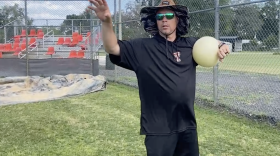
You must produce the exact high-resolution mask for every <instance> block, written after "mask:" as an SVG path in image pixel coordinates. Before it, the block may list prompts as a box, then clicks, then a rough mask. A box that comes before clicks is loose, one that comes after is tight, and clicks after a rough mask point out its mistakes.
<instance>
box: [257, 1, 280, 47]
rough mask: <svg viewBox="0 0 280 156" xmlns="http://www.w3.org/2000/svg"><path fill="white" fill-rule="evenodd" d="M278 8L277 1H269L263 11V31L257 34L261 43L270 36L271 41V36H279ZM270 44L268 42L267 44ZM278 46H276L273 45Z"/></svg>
mask: <svg viewBox="0 0 280 156" xmlns="http://www.w3.org/2000/svg"><path fill="white" fill-rule="evenodd" d="M278 10H279V8H278V6H277V4H276V2H275V1H269V2H267V3H266V4H265V6H264V7H263V8H262V9H261V11H260V12H261V14H260V18H261V19H262V21H263V25H262V29H261V30H260V31H259V32H258V33H257V38H258V39H259V40H261V41H264V40H266V38H268V37H269V36H270V37H269V38H270V39H269V40H271V38H273V37H271V35H274V36H275V37H277V35H278V33H279V32H278V22H279V21H278V20H279V17H278ZM267 43H268V42H267ZM271 46H276V45H271Z"/></svg>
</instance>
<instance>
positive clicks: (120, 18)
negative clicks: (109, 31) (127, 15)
mask: <svg viewBox="0 0 280 156" xmlns="http://www.w3.org/2000/svg"><path fill="white" fill-rule="evenodd" d="M119 39H120V40H122V7H121V0H119Z"/></svg>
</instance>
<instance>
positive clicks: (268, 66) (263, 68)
mask: <svg viewBox="0 0 280 156" xmlns="http://www.w3.org/2000/svg"><path fill="white" fill-rule="evenodd" d="M198 69H200V70H203V69H205V68H203V67H200V66H199V67H198ZM207 69H208V68H207ZM208 70H209V69H208ZM219 70H221V71H223V70H228V71H239V72H250V73H262V74H264V73H265V74H274V75H280V55H273V53H261V52H250V53H249V52H242V53H239V52H237V53H232V54H230V55H228V56H227V57H226V58H225V59H224V62H223V63H220V64H219Z"/></svg>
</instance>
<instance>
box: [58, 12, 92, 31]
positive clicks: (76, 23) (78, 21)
mask: <svg viewBox="0 0 280 156" xmlns="http://www.w3.org/2000/svg"><path fill="white" fill-rule="evenodd" d="M93 18H95V17H94V16H93ZM89 19H90V13H89V12H88V11H86V10H85V11H83V12H82V13H81V14H79V15H76V14H72V15H67V16H66V19H65V20H64V21H63V23H62V24H61V29H60V31H61V32H62V33H63V34H66V35H71V34H72V24H73V27H74V29H79V28H81V31H82V33H84V32H88V31H89V30H90V27H89V26H90V20H89ZM72 20H73V23H72ZM80 26H81V27H80Z"/></svg>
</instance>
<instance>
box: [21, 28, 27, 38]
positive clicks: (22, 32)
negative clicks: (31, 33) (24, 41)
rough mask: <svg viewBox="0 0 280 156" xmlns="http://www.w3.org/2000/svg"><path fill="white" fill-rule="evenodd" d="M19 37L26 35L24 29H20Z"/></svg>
mask: <svg viewBox="0 0 280 156" xmlns="http://www.w3.org/2000/svg"><path fill="white" fill-rule="evenodd" d="M20 36H21V37H24V36H26V30H25V29H22V30H21V35H20Z"/></svg>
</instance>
